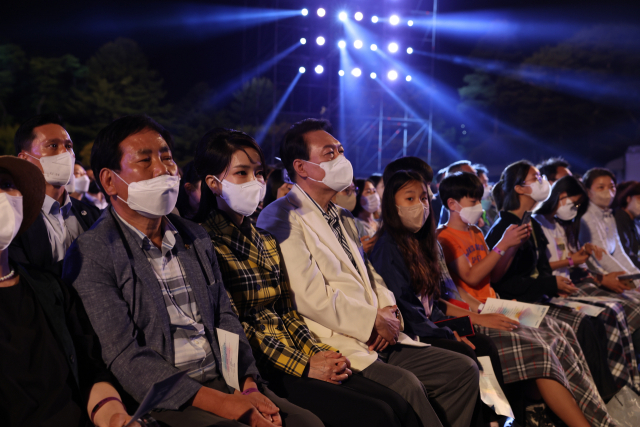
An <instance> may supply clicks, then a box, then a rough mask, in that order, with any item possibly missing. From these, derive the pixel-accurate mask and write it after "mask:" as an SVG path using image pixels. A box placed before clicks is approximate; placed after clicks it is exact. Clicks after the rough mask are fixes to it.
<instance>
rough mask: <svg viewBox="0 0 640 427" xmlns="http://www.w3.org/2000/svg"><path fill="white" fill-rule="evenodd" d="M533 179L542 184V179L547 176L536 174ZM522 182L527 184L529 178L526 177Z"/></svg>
mask: <svg viewBox="0 0 640 427" xmlns="http://www.w3.org/2000/svg"><path fill="white" fill-rule="evenodd" d="M533 179H534V180H535V181H538V182H539V183H540V184H542V181H544V180H546V179H547V176H546V175H536V176H535V177H534V178H533ZM522 184H523V185H527V180H526V179H525V180H524V181H522ZM532 184H533V183H532Z"/></svg>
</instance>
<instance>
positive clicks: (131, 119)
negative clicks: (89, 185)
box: [91, 114, 173, 187]
mask: <svg viewBox="0 0 640 427" xmlns="http://www.w3.org/2000/svg"><path fill="white" fill-rule="evenodd" d="M144 129H150V130H153V131H155V132H158V133H159V134H160V136H161V137H162V139H164V140H165V141H166V142H167V145H169V148H170V149H171V151H173V139H172V138H171V134H170V133H169V131H168V130H166V129H165V128H163V127H162V126H161V125H160V124H159V123H158V122H156V121H155V120H153V119H152V118H151V117H149V116H147V115H145V114H136V115H131V116H124V117H120V118H119V119H116V120H114V121H113V122H111V123H110V124H109V125H107V127H105V128H103V129H102V130H101V131H100V132H98V135H97V136H96V139H95V141H94V142H93V147H92V148H91V170H93V175H94V176H95V177H96V181H97V183H98V185H99V186H100V187H102V184H101V183H100V171H101V170H102V169H105V168H107V169H111V170H115V171H119V170H120V161H121V160H122V150H120V143H121V142H122V141H124V140H125V139H127V138H128V137H130V136H131V135H135V134H136V133H139V132H141V131H143V130H144Z"/></svg>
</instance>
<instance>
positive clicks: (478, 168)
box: [471, 163, 489, 178]
mask: <svg viewBox="0 0 640 427" xmlns="http://www.w3.org/2000/svg"><path fill="white" fill-rule="evenodd" d="M471 167H472V168H474V169H475V170H476V175H478V176H480V174H483V175H485V176H486V177H487V178H489V169H487V167H486V166H485V165H481V164H480V163H476V164H475V165H471Z"/></svg>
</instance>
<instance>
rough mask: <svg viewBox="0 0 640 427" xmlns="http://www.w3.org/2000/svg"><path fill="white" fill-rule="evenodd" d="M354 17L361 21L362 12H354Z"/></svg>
mask: <svg viewBox="0 0 640 427" xmlns="http://www.w3.org/2000/svg"><path fill="white" fill-rule="evenodd" d="M353 17H354V18H356V21H362V18H364V16H363V15H362V12H356V14H355V15H353Z"/></svg>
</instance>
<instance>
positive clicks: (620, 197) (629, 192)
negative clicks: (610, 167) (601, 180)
mask: <svg viewBox="0 0 640 427" xmlns="http://www.w3.org/2000/svg"><path fill="white" fill-rule="evenodd" d="M617 187H618V188H617V193H616V197H615V198H614V199H613V203H612V204H611V209H618V208H622V209H626V208H627V206H629V203H627V198H628V197H633V196H640V182H637V181H627V182H621V183H620V185H618V186H617Z"/></svg>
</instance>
